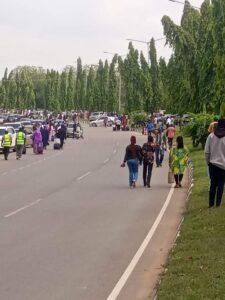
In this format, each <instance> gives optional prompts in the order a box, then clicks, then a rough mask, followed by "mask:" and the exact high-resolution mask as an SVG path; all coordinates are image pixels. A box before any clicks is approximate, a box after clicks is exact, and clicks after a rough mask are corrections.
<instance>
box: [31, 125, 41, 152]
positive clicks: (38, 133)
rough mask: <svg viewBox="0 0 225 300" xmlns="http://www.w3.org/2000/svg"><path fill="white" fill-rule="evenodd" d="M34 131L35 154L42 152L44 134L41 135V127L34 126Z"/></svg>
mask: <svg viewBox="0 0 225 300" xmlns="http://www.w3.org/2000/svg"><path fill="white" fill-rule="evenodd" d="M33 130H34V132H33V136H32V139H33V151H34V153H35V154H41V151H40V149H41V147H42V150H43V143H42V135H41V131H40V128H39V127H36V126H34V128H33Z"/></svg>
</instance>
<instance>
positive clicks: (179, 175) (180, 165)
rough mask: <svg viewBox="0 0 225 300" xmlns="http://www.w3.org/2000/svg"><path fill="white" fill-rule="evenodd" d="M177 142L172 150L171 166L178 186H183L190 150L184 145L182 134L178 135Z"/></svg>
mask: <svg viewBox="0 0 225 300" xmlns="http://www.w3.org/2000/svg"><path fill="white" fill-rule="evenodd" d="M176 142H177V144H176V146H174V147H173V148H172V149H171V151H170V159H169V161H170V168H171V170H172V173H173V174H174V178H175V182H176V186H175V187H176V188H179V187H181V186H182V185H181V182H182V179H183V176H184V173H185V171H186V169H187V167H188V150H187V148H186V147H184V141H183V137H182V136H178V137H177V141H176Z"/></svg>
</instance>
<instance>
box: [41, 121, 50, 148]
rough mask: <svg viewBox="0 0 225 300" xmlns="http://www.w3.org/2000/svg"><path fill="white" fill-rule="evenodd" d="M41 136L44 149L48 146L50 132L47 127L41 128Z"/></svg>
mask: <svg viewBox="0 0 225 300" xmlns="http://www.w3.org/2000/svg"><path fill="white" fill-rule="evenodd" d="M41 135H42V142H43V147H44V149H46V148H47V146H48V139H49V132H48V129H47V126H46V125H43V126H42V127H41Z"/></svg>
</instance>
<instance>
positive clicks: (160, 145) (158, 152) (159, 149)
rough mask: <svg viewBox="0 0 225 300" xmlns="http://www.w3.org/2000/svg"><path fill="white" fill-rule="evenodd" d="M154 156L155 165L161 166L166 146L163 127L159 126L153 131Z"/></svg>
mask: <svg viewBox="0 0 225 300" xmlns="http://www.w3.org/2000/svg"><path fill="white" fill-rule="evenodd" d="M155 144H156V149H155V158H156V167H157V168H159V167H162V163H163V160H164V155H165V151H166V148H167V146H166V145H167V144H166V135H165V133H164V132H163V128H162V127H161V128H159V129H158V130H156V131H155Z"/></svg>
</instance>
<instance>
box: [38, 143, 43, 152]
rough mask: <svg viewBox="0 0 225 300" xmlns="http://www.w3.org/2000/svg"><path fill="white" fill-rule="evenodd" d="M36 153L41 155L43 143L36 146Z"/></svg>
mask: <svg viewBox="0 0 225 300" xmlns="http://www.w3.org/2000/svg"><path fill="white" fill-rule="evenodd" d="M37 153H38V154H43V143H38V145H37Z"/></svg>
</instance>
